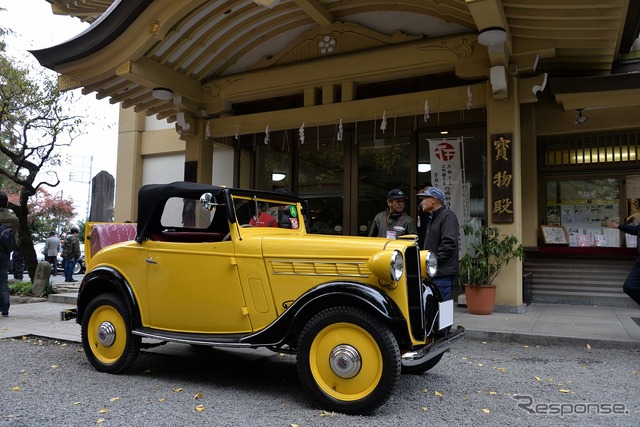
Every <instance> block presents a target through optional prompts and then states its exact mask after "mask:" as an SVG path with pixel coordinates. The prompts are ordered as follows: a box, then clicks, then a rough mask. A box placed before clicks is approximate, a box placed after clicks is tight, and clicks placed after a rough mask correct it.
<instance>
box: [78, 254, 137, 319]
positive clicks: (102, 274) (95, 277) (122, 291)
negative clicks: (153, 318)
mask: <svg viewBox="0 0 640 427" xmlns="http://www.w3.org/2000/svg"><path fill="white" fill-rule="evenodd" d="M102 293H116V294H119V295H120V296H121V297H122V298H123V300H124V301H125V303H126V304H127V309H128V310H129V313H130V314H132V316H131V319H132V322H134V324H132V325H131V328H132V329H134V328H135V327H137V326H138V325H140V323H141V320H140V310H139V307H138V302H137V300H136V298H135V295H134V293H133V290H132V289H131V286H130V285H129V282H127V280H126V279H125V278H124V276H122V274H120V272H119V271H117V270H116V269H114V268H112V267H98V268H95V269H93V270H91V272H89V273H87V274H86V275H85V276H84V278H83V279H82V283H81V284H80V289H79V292H78V302H77V304H78V317H77V318H76V322H78V323H80V324H82V318H83V316H84V312H85V309H86V308H87V305H88V304H89V303H90V302H91V300H92V299H93V298H95V297H96V296H97V295H99V294H102Z"/></svg>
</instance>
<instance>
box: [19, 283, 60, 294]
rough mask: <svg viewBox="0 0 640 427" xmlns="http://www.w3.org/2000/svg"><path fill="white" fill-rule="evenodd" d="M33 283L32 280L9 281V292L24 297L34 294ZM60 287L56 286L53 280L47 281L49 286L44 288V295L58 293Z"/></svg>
mask: <svg viewBox="0 0 640 427" xmlns="http://www.w3.org/2000/svg"><path fill="white" fill-rule="evenodd" d="M32 287H33V284H32V283H31V282H12V283H9V292H10V293H11V295H18V296H22V297H27V296H33V289H32ZM57 293H58V289H57V288H56V287H55V286H54V284H53V282H52V281H49V283H47V286H45V288H44V292H43V295H42V296H44V297H46V296H48V295H51V294H57Z"/></svg>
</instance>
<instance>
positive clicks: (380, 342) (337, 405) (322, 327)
mask: <svg viewBox="0 0 640 427" xmlns="http://www.w3.org/2000/svg"><path fill="white" fill-rule="evenodd" d="M334 352H335V353H337V354H335V355H334V354H332V353H334ZM350 354H356V355H359V357H360V360H361V363H360V364H358V363H357V361H356V360H355V359H356V358H355V357H353V356H351V355H350ZM338 356H340V357H338ZM344 362H347V363H344ZM297 367H298V375H299V376H300V381H301V382H302V385H303V386H304V388H305V389H306V390H307V391H308V392H309V394H311V396H313V397H314V398H315V399H316V400H317V401H318V402H319V403H320V404H321V405H322V407H323V408H324V409H327V410H329V411H336V412H342V413H345V414H354V415H355V414H366V413H369V412H371V411H373V410H375V409H376V408H378V407H380V406H381V405H382V404H383V403H384V402H386V401H387V399H389V396H391V393H392V392H393V390H394V388H395V386H396V384H397V382H398V378H399V377H400V350H399V349H398V343H397V341H396V339H395V337H394V336H393V333H391V331H390V330H389V328H388V327H387V326H385V325H384V324H382V323H381V322H379V321H378V320H377V319H376V318H374V317H373V316H371V315H369V314H368V313H366V312H364V311H363V310H360V309H357V308H353V307H332V308H328V309H326V310H323V311H321V312H320V313H318V314H317V315H316V316H315V317H313V318H312V319H311V321H309V323H308V324H307V325H306V326H305V327H304V329H303V331H302V333H301V334H300V338H299V340H298V352H297Z"/></svg>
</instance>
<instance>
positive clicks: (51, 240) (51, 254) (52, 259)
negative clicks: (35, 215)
mask: <svg viewBox="0 0 640 427" xmlns="http://www.w3.org/2000/svg"><path fill="white" fill-rule="evenodd" d="M61 249H62V248H61V246H60V239H58V237H57V236H56V232H55V231H50V232H49V237H47V240H45V242H44V248H43V249H42V254H43V255H44V259H45V260H46V261H47V262H48V263H49V264H51V274H52V275H54V276H55V275H57V274H58V254H59V253H60V250H61ZM63 268H64V267H63Z"/></svg>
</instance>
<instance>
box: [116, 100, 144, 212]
mask: <svg viewBox="0 0 640 427" xmlns="http://www.w3.org/2000/svg"><path fill="white" fill-rule="evenodd" d="M144 120H145V115H144V113H136V112H135V111H134V110H133V108H130V109H124V108H122V107H121V108H120V117H119V125H118V126H119V132H118V164H117V169H116V171H117V172H116V176H117V179H116V202H115V209H114V221H115V222H124V221H135V220H136V219H137V218H138V190H139V189H140V186H141V185H142V155H141V147H142V133H143V131H144Z"/></svg>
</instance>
